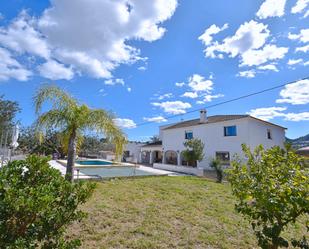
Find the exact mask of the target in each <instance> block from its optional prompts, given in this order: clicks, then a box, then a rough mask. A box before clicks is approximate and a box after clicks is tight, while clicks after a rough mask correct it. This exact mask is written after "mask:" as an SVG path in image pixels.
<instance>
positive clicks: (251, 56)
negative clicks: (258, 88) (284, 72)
mask: <svg viewBox="0 0 309 249" xmlns="http://www.w3.org/2000/svg"><path fill="white" fill-rule="evenodd" d="M288 51H289V49H288V48H286V47H277V46H276V45H269V44H268V45H265V46H264V47H263V48H262V49H259V50H249V51H247V52H245V53H243V54H242V63H241V64H240V66H258V65H261V64H263V63H265V62H268V61H270V60H278V59H282V58H283V57H284V56H285V54H286V53H287V52H288Z"/></svg>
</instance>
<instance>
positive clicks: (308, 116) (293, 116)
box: [284, 112, 309, 122]
mask: <svg viewBox="0 0 309 249" xmlns="http://www.w3.org/2000/svg"><path fill="white" fill-rule="evenodd" d="M284 119H285V120H288V121H295V122H298V121H309V112H300V113H287V114H285V118H284Z"/></svg>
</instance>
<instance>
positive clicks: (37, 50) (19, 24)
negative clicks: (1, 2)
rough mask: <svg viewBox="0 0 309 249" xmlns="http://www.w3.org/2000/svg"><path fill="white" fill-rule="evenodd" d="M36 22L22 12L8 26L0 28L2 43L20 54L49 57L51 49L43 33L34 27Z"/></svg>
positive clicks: (0, 40)
mask: <svg viewBox="0 0 309 249" xmlns="http://www.w3.org/2000/svg"><path fill="white" fill-rule="evenodd" d="M34 22H35V20H34V19H31V17H29V16H28V15H27V14H26V13H25V11H23V12H21V14H20V15H19V16H18V17H17V18H16V19H15V20H13V22H12V23H11V24H10V25H9V26H8V27H7V28H3V27H2V28H0V44H2V45H3V46H4V47H7V48H9V49H12V50H14V51H16V52H18V53H20V54H22V53H29V54H33V55H36V56H40V57H43V58H46V59H47V58H49V56H50V49H49V48H48V45H47V43H46V41H45V40H44V38H43V36H42V34H40V33H39V32H38V31H37V30H35V28H34V27H33V24H34Z"/></svg>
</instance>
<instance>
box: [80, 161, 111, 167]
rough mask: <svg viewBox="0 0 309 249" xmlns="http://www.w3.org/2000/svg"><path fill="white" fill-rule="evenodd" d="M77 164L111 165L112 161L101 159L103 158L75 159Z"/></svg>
mask: <svg viewBox="0 0 309 249" xmlns="http://www.w3.org/2000/svg"><path fill="white" fill-rule="evenodd" d="M76 163H77V164H79V165H101V166H102V165H112V164H113V163H112V162H108V161H103V160H78V161H76Z"/></svg>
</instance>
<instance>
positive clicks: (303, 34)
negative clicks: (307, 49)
mask: <svg viewBox="0 0 309 249" xmlns="http://www.w3.org/2000/svg"><path fill="white" fill-rule="evenodd" d="M288 38H289V39H290V40H299V41H300V42H303V43H306V42H309V29H302V30H300V32H299V34H291V33H289V35H288Z"/></svg>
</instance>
